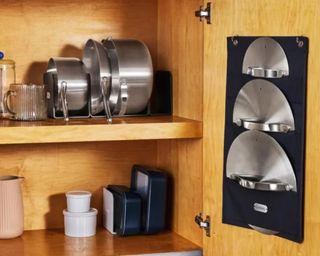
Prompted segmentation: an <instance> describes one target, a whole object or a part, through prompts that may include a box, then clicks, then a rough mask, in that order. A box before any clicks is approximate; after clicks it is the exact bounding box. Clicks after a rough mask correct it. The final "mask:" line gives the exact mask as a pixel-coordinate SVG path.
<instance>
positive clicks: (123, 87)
mask: <svg viewBox="0 0 320 256" xmlns="http://www.w3.org/2000/svg"><path fill="white" fill-rule="evenodd" d="M120 101H121V108H120V112H119V116H123V115H125V114H126V112H127V106H128V85H127V81H126V80H125V79H123V80H121V81H120Z"/></svg>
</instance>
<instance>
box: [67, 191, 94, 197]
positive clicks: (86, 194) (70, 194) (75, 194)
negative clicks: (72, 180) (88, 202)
mask: <svg viewBox="0 0 320 256" xmlns="http://www.w3.org/2000/svg"><path fill="white" fill-rule="evenodd" d="M91 195H92V194H91V193H90V192H88V191H80V190H79V191H69V192H67V193H66V197H69V198H75V199H77V198H87V197H91Z"/></svg>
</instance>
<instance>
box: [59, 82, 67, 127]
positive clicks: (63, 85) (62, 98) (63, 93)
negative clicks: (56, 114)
mask: <svg viewBox="0 0 320 256" xmlns="http://www.w3.org/2000/svg"><path fill="white" fill-rule="evenodd" d="M67 86H68V83H67V82H66V81H62V82H61V87H60V91H59V98H60V101H61V104H62V111H63V117H64V121H66V122H68V121H69V113H68V101H67Z"/></svg>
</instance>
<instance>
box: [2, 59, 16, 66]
mask: <svg viewBox="0 0 320 256" xmlns="http://www.w3.org/2000/svg"><path fill="white" fill-rule="evenodd" d="M0 65H6V66H14V65H15V62H14V61H13V60H0Z"/></svg>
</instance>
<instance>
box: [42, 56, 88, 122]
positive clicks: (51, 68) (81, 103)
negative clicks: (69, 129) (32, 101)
mask: <svg viewBox="0 0 320 256" xmlns="http://www.w3.org/2000/svg"><path fill="white" fill-rule="evenodd" d="M47 75H51V76H52V77H53V79H49V82H48V83H47V86H49V87H51V89H49V91H51V92H53V95H50V97H52V98H51V101H53V105H54V107H55V109H56V110H58V111H63V114H64V118H65V119H66V120H68V119H69V114H68V112H69V111H70V110H81V109H83V108H84V107H86V106H87V104H88V96H89V89H88V79H87V78H88V77H87V74H86V72H85V70H84V66H83V63H82V62H81V60H79V59H77V58H52V59H50V60H49V64H48V70H47Z"/></svg>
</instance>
